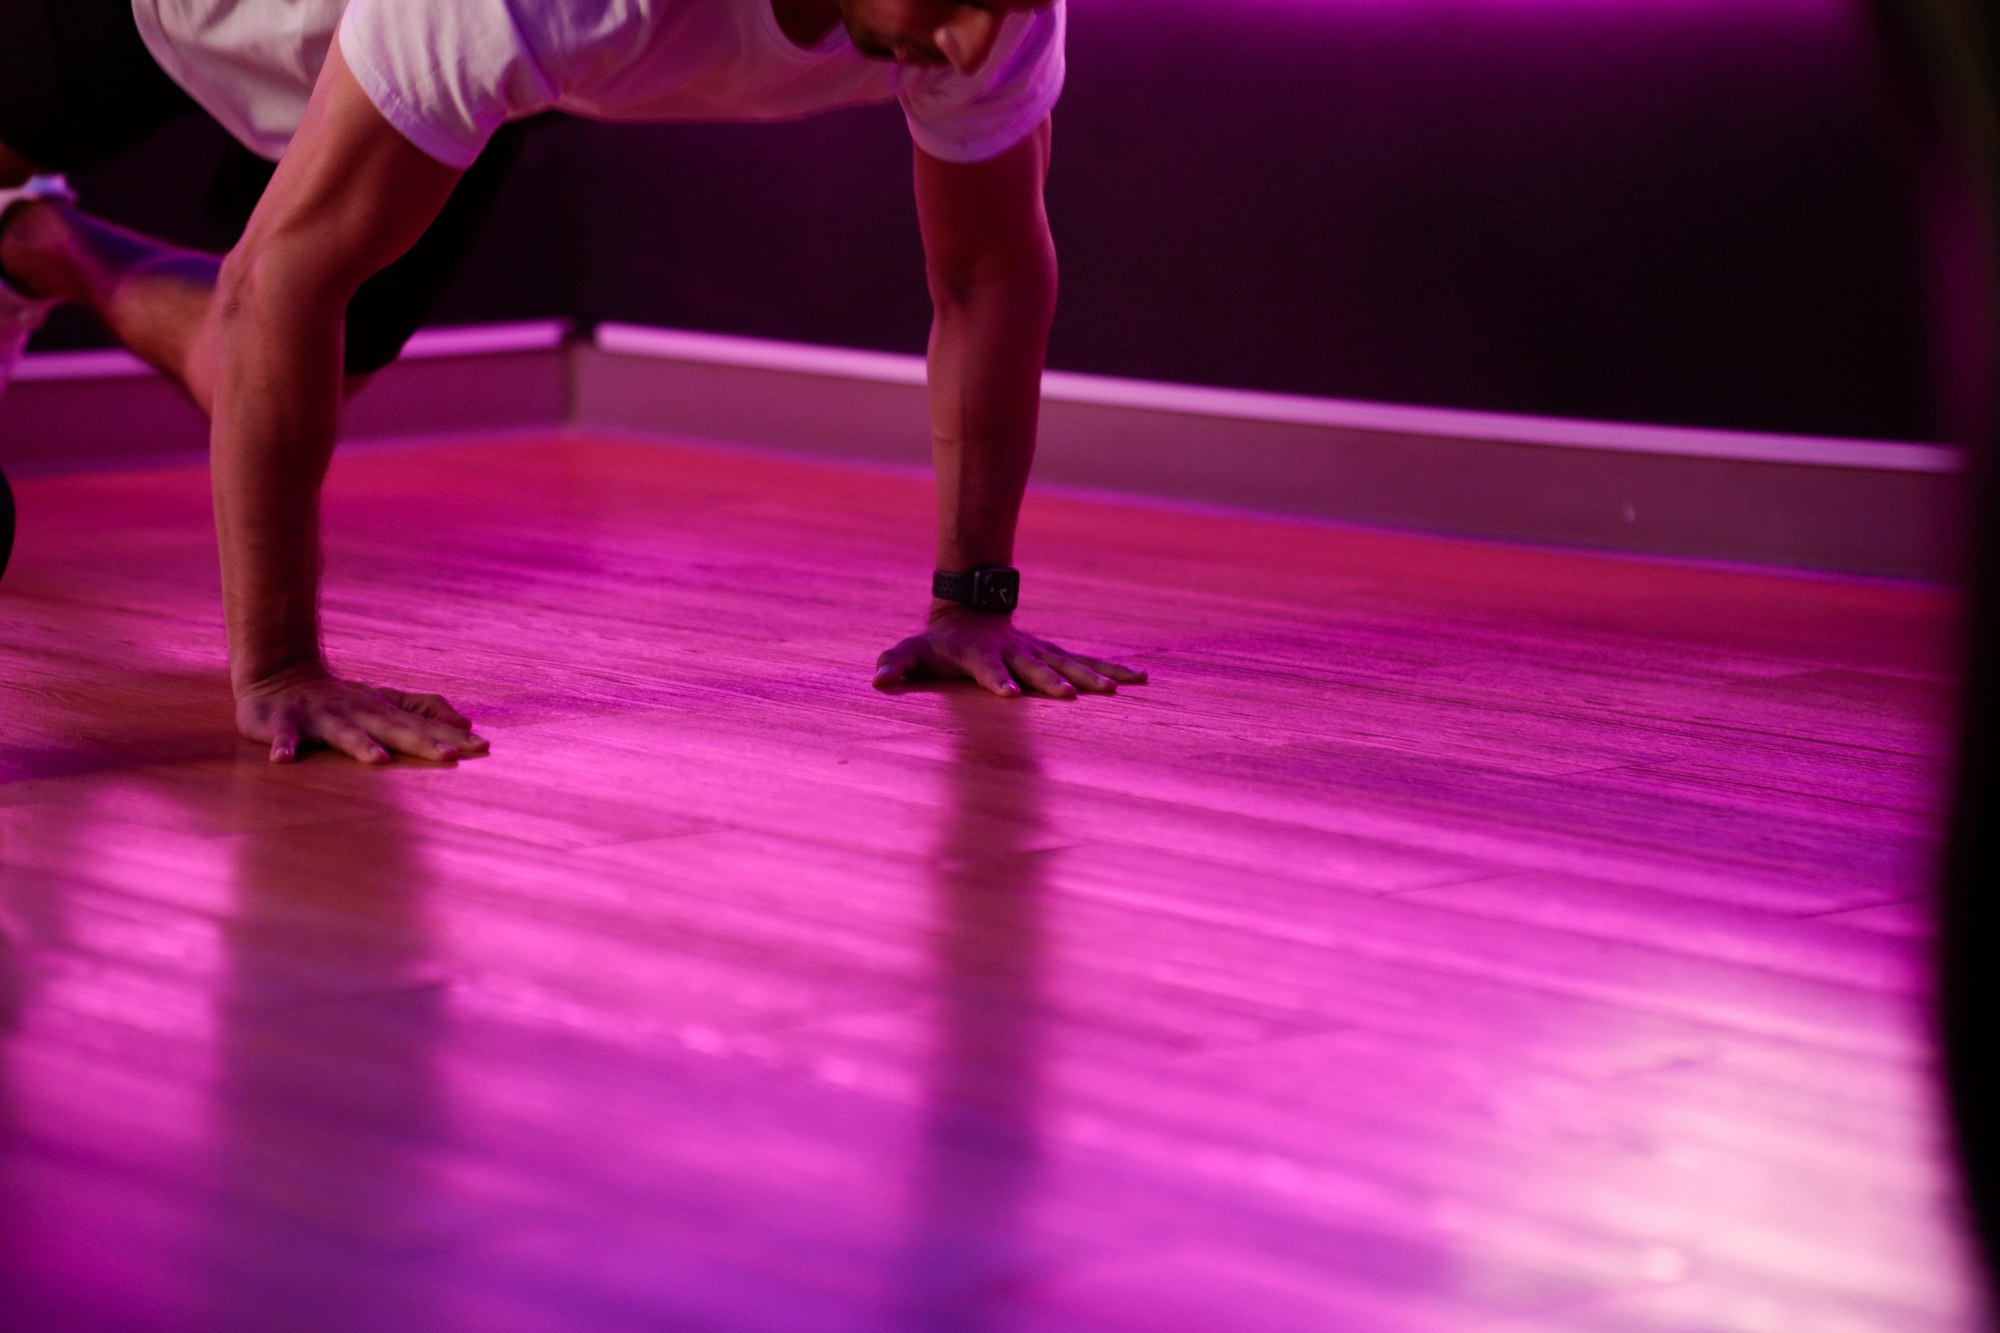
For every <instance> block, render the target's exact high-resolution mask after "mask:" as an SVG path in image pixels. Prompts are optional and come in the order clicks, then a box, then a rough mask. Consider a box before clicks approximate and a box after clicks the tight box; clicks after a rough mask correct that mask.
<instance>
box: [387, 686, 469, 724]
mask: <svg viewBox="0 0 2000 1333" xmlns="http://www.w3.org/2000/svg"><path fill="white" fill-rule="evenodd" d="M376 693H378V694H380V695H381V696H382V697H383V698H384V699H387V700H388V701H389V702H390V703H392V704H394V705H396V707H398V708H400V709H402V710H403V711H404V712H406V713H415V714H416V715H417V716H418V717H427V718H431V719H432V720H434V721H437V722H443V723H445V724H447V725H448V726H453V727H457V728H458V729H459V730H460V731H466V732H469V731H471V730H472V721H471V719H470V718H468V717H466V716H465V714H463V713H461V712H459V711H458V710H457V709H456V708H453V707H452V706H451V705H450V704H449V703H446V702H445V698H444V696H443V695H441V694H405V693H404V692H403V691H401V690H390V689H382V690H377V691H376Z"/></svg>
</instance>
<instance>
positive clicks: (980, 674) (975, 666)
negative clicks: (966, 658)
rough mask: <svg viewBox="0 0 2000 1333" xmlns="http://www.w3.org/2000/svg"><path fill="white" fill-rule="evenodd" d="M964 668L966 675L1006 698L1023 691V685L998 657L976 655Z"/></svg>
mask: <svg viewBox="0 0 2000 1333" xmlns="http://www.w3.org/2000/svg"><path fill="white" fill-rule="evenodd" d="M964 669H965V674H966V675H968V676H970V677H972V678H973V679H974V680H976V681H978V682H979V683H980V684H981V685H983V686H985V687H986V688H987V689H989V690H991V691H993V693H995V694H998V695H1000V696H1002V697H1004V698H1008V699H1011V698H1013V697H1015V696H1016V695H1018V694H1020V692H1021V687H1020V686H1019V685H1016V684H1015V683H1014V678H1013V676H1011V675H1009V674H1008V672H1007V664H1006V663H1005V662H1002V661H1001V660H1000V659H999V658H998V657H975V658H973V659H972V660H971V661H970V662H967V663H966V664H965V668H964Z"/></svg>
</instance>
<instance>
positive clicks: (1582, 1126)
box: [0, 435, 1986, 1333]
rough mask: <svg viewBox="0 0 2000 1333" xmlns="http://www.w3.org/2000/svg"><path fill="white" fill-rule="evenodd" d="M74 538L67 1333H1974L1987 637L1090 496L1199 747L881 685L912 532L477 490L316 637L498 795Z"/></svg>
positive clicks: (5, 827)
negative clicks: (1966, 1127) (1937, 870)
mask: <svg viewBox="0 0 2000 1333" xmlns="http://www.w3.org/2000/svg"><path fill="white" fill-rule="evenodd" d="M17 489H18V492H19V497H20V505H21V534H20V543H19V550H18V552H17V554H16V559H15V564H14V566H13V567H12V568H11V569H10V570H9V571H8V573H7V577H6V581H5V583H4V584H0V718H4V723H0V1309H5V1310H7V1311H9V1312H10V1314H9V1316H8V1317H7V1319H6V1320H5V1321H4V1322H7V1323H8V1326H9V1327H13V1326H19V1327H22V1328H33V1329H36V1330H47V1331H49V1333H65V1331H66V1330H70V1329H78V1330H91V1329H100V1328H102V1329H146V1330H183V1329H184V1330H189V1331H190V1333H193V1331H195V1330H200V1331H201V1333H233V1331H234V1330H246V1331H250V1330H254V1331H262V1330H269V1329H274V1328H285V1329H288V1330H322V1329H323V1330H362V1329H366V1330H402V1329H410V1330H425V1331H426V1333H430V1331H433V1330H435V1331H451V1330H466V1333H513V1331H518V1333H557V1331H563V1330H579V1331H582V1330H590V1331H591V1333H599V1331H602V1330H622V1329H632V1330H641V1329H644V1330H659V1329H667V1328H671V1329H708V1328H714V1329H742V1330H766V1329H768V1330H804V1331H806V1333H821V1331H823V1330H824V1331H827V1333H837V1331H839V1330H848V1329H853V1330H884V1329H910V1330H946V1329H950V1330H961V1329H962V1330H990V1331H991V1333H1005V1331H1007V1330H1033V1331H1035V1333H1043V1331H1046V1333H1070V1331H1075V1333H1086V1331H1089V1333H1096V1331H1100V1330H1101V1331H1103V1333H1182V1331H1183V1330H1210V1329H1217V1330H1219V1329H1230V1330H1241V1331H1243V1333H1294V1331H1298V1333H1308V1331H1310V1333H1328V1331H1329V1330H1330V1331H1333V1333H1346V1331H1347V1330H1353V1331H1354V1333H1406V1331H1407V1333H1458V1331H1460V1330H1465V1331H1467V1333H1485V1331H1486V1330H1492V1333H1502V1331H1503V1330H1506V1331H1518V1330H1529V1329H1533V1330H1576V1331H1577V1333H1693V1331H1695V1330H1699V1333H1790V1331H1793V1330H1796V1331H1797V1333H1848V1331H1850V1330H1852V1331H1853V1333H1973V1331H1974V1330H1977V1329H1980V1328H1983V1327H1986V1323H1985V1321H1984V1316H1983V1311H1982V1307H1981V1304H1980V1301H1979V1297H1978V1295H1977V1283H1976V1282H1975V1280H1974V1277H1973V1275H1972V1272H1971V1270H1970V1267H1969V1263H1970V1260H1969V1255H1968V1251H1967V1249H1966V1247H1965V1245H1964V1243H1963V1240H1962V1238H1961V1236H1960V1234H1959V1231H1958V1226H1957V1221H1956V1213H1955V1208H1956V1194H1955V1190H1954V1185H1953V1181H1952V1178H1951V1172H1950V1169H1949V1163H1948V1156H1947V1153H1946V1145H1945V1141H1944V1136H1943V1133H1942V1130H1941V1127H1940V1122H1939V1118H1938V1117H1939V1110H1938V1099H1937V1097H1936V1095H1935V1091H1934V1087H1933V1083H1934V1079H1935V1066H1934V1060H1933V1056H1932V1052H1931V1050H1930V1045H1929V1017H1928V1004H1929V1000H1930V992H1931V977H1930V968H1929V959H1928V952H1929V948H1930V938H1931V924H1930V912H1929V896H1928V894H1929V882H1930V877H1931V871H1932V863H1933V860H1934V858H1935V856H1936V853H1937V842H1938V838H1937V823H1938V819H1939V813H1940V810H1941V808H1942V802H1943V797H1944V784H1945V782H1946V780H1947V777H1948V770H1949V754H1948V744H1947V738H1948V734H1949V730H1950V722H1951V712H1952V708H1953V701H1954V696H1955V690H1956V681H1955V679H1954V676H1953V671H1952V660H1953V652H1954V649H1953V625H1952V617H1953V615H1954V613H1955V609H1956V608H1955V604H1954V600H1953V598H1952V597H1951V596H1950V595H1949V594H1947V593H1944V592H1940V591H1937V590H1934V589H1928V588H1923V587H1917V586H1910V585H1898V584H1893V583H1886V582H1871V581H1865V580H1841V579H1833V578H1813V577H1798V576H1788V575H1777V574H1771V573H1765V572H1759V571H1754V570H1747V569H1735V568H1726V567H1705V566H1699V565H1692V564H1676V563H1670V562H1664V561H1646V560H1634V559H1622V558H1611V557H1603V556H1595V555H1590V554H1587V553H1560V552H1551V551H1542V550H1529V549H1522V548H1514V547H1508V546H1504V545H1494V544H1477V543H1464V542H1453V541H1447V540H1442V539H1435V538H1419V537H1411V536H1405V535H1398V534H1390V533H1380V532H1366V531H1357V530H1351V529H1341V528H1335V527H1329V526H1320V525H1312V524H1303V523H1287V522H1278V521H1272V520H1265V519H1259V518H1255V517H1249V516H1244V515H1236V514H1229V513H1222V512H1206V511H1201V510H1198V509H1193V508H1170V507H1159V506H1153V507H1145V506H1135V505H1129V504H1120V503H1116V502H1113V501H1110V500H1107V499H1099V498H1091V497H1086V496H1080V495H1062V494H1048V495H1037V496H1035V497H1034V498H1033V499H1032V501H1031V504H1030V507H1029V511H1028V514H1027V517H1026V520H1025V523H1024V528H1023V534H1022V543H1021V551H1020V558H1021V561H1022V563H1023V565H1024V567H1025V568H1026V570H1027V571H1028V578H1027V590H1026V598H1025V600H1026V604H1027V606H1028V607H1029V610H1028V611H1027V612H1024V613H1023V618H1024V620H1025V621H1026V622H1027V623H1029V624H1030V625H1031V626H1032V627H1033V628H1035V629H1036V630H1037V631H1038V632H1040V633H1043V634H1044V635H1046V636H1048V637H1051V638H1054V639H1056V640H1057V641H1059V642H1064V643H1068V644H1071V645H1072V646H1074V647H1077V648H1079V649H1087V650H1090V651H1095V652H1098V653H1100V654H1102V655H1106V656H1112V657H1116V658H1119V659H1122V660H1128V661H1131V662H1133V663H1134V664H1136V665H1142V666H1145V667H1147V668H1148V669H1150V670H1151V671H1152V673H1153V681H1152V683H1150V684H1148V685H1146V686H1143V687H1137V688H1129V689H1127V690H1125V691H1123V692H1122V693H1121V694H1120V695H1119V696H1118V697H1116V698H1113V699H1084V700H1079V701H1074V702H1068V703H1057V702H1052V701H1045V700H1023V701H1012V702H1009V701H1002V700H998V699H994V698H990V697H987V696H984V695H981V694H978V693H976V692H974V691H971V690H969V689H966V688H960V687H924V688H918V689H912V690H908V691H903V692H900V693H897V694H882V693H878V692H876V691H874V690H872V689H870V688H869V685H868V676H869V671H870V668H871V665H872V662H873V659H874V656H875V654H876V653H877V652H879V651H880V650H881V649H882V648H884V647H886V646H887V645H888V644H889V643H890V642H892V641H893V640H895V639H896V638H899V637H901V636H902V635H903V634H905V633H908V632H909V631H910V630H911V629H912V628H913V622H914V620H915V619H916V617H917V616H918V615H920V613H921V609H922V606H923V598H922V591H923V589H922V584H923V580H924V572H925V570H926V568H927V565H926V560H927V558H928V549H927V548H928V540H927V535H926V533H927V523H928V516H929V512H930V498H929V494H928V486H927V483H925V482H924V480H923V479H922V477H921V475H920V474H917V473H914V472H910V473H905V472H900V471H896V470H885V469H873V470H870V469H863V468H842V467H833V466H826V465H822V464H817V463H810V462H803V461H796V460H791V459H786V458H782V457H778V456H774V455H760V454H756V453H749V452H733V453H732V452H722V451H716V450H708V449H701V448H694V447H680V446H668V445H664V444H661V443H658V442H646V441H638V440H633V439H624V438H617V437H608V436H607V437H588V436H578V435H558V436H550V437H548V438H544V439H521V438H514V439H509V440H506V441H500V442H492V443H480V442H465V441H460V442H454V443H444V442H440V443H436V444H433V445H428V446H424V447H414V448H407V449H395V450H375V451H368V452H360V453H357V454H355V455H353V456H352V457H347V458H343V459H342V460H341V461H340V462H339V464H338V465H337V466H336V468H335V470H334V475H333V478H332V480H331V482H330V484H329V488H328V492H327V501H326V507H327V516H328V521H327V532H328V551H327V567H328V581H327V592H326V618H327V626H328V641H329V644H330V645H331V649H332V652H333V653H334V655H335V659H336V661H337V663H339V664H340V665H341V666H342V667H343V668H344V669H347V670H350V671H352V672H354V673H357V674H363V675H366V676H368V677H370V678H373V679H377V680H380V681H382V682H384V683H394V684H404V685H419V684H420V685H422V686H423V687H425V688H436V689H439V690H440V691H442V692H443V693H445V694H447V695H448V696H449V697H450V698H451V699H452V700H453V701H454V702H455V703H456V704H457V705H458V706H460V707H461V708H462V709H464V710H465V711H466V712H467V713H469V714H470V715H472V716H473V717H474V718H475V719H476V720H477V722H478V724H479V726H480V728H481V730H482V731H483V732H484V733H485V734H486V735H488V736H489V737H491V738H492V740H493V743H494V751H493V754H492V756H491V757H490V758H488V759H485V760H481V761H477V762H469V763H465V764H462V765H459V766H457V767H449V766H439V765H428V764H419V763H399V764H396V765H394V766H391V767H389V768H386V769H381V770H367V769H363V768H361V767H359V766H356V765H353V764H350V763H347V762H344V761H340V760H336V759H334V758H332V757H330V756H326V755H315V756H313V757H311V758H309V759H308V760H307V761H306V762H303V763H301V764H299V765H296V766H291V767H274V766H272V765H270V764H268V763H266V762H265V761H264V759H263V758H262V756H261V754H260V753H259V752H258V750H257V749H256V748H255V747H253V746H251V745H248V744H247V743H244V742H240V741H238V740H236V739H235V737H234V736H233V734H232V731H231V728H230V726H229V716H230V711H229V699H228V693H227V688H226V680H225V676H224V669H223V668H224V663H223V659H222V655H221V635H220V632H219V621H220V611H219V596H218V592H217V579H216V571H215V565H214V557H213V550H212V541H211V538H210V536H209V530H208V498H207V479H206V477H205V475H204V474H203V472H201V471H200V470H199V469H190V468H160V469H153V470H145V471H130V472H122V473H99V474H93V475H88V476H73V477H44V478H37V479H30V480H28V481H25V482H22V483H21V484H20V485H19V486H18V488H17ZM15 1319H19V1320H20V1321H21V1322H20V1323H18V1325H16V1324H15V1323H14V1322H13V1321H14V1320H15Z"/></svg>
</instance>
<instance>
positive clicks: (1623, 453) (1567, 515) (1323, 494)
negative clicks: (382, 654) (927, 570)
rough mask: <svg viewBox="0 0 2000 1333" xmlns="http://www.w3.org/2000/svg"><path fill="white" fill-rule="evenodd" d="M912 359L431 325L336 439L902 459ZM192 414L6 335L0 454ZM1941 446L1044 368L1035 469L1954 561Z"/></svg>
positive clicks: (1768, 551)
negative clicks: (11, 366)
mask: <svg viewBox="0 0 2000 1333" xmlns="http://www.w3.org/2000/svg"><path fill="white" fill-rule="evenodd" d="M928 422H929V416H928V407H927V403H926V401H925V395H924V366H923V361H922V359H921V358H918V357H913V356H896V355H891V354H887V353H879V352H864V351H854V350H849V349H843V348H828V347H810V346H802V345H798V344H789V343H775V342H766V341H761V340H756V339H747V338H731V337H723V336H719V335H713V334H701V333H687V332H680V331H675V330H665V329H644V328H636V327H633V326H627V325H606V326H603V327H601V328H600V329H599V330H598V331H597V334H596V336H595V339H594V340H593V341H590V342H582V341H576V340H571V339H568V338H567V330H566V328H565V326H564V325H562V324H561V323H558V322H543V323H534V324H516V325H494V326H481V327H476V328H470V329H438V330H429V331H426V332H425V333H422V334H419V335H418V337H417V338H416V339H414V340H413V341H412V343H411V345H410V347H409V349H408V350H407V352H406V354H405V356H404V358H403V360H401V361H400V362H399V363H398V364H397V365H395V366H393V367H391V368H390V369H389V370H387V371H385V372H383V373H382V374H381V375H380V376H378V377H376V380H375V381H374V382H373V383H372V384H371V385H370V386H369V388H368V390H367V391H366V392H365V393H364V394H362V395H361V396H360V397H359V398H358V399H357V400H356V401H355V403H354V404H352V405H351V407H350V409H349V411H348V415H347V419H346V421H345V423H344V434H345V436H346V437H347V438H349V439H354V440H366V439H382V438H389V437H410V436H431V435H450V434H463V433H469V432H518V431H521V430H523V429H529V430H533V429H544V428H545V429H561V428H564V427H575V428H578V429H584V430H588V429H593V428H595V429H617V430H620V431H624V432H631V431H638V432H642V433H651V434H658V435H661V436H668V437H672V438H675V439H680V440H690V439H691V440H709V441H715V442H718V443H727V444H735V445H754V446H758V447H762V448H778V449H785V450H793V451H799V452H805V453H810V454H815V455H819V456H824V457H835V458H848V459H855V460H867V461H878V462H879V461H888V462H901V463H910V464H922V463H925V462H927V461H928V441H929V424H928ZM206 447H207V429H206V425H205V423H204V422H203V421H202V419H201V417H200V415H199V414H198V413H197V412H196V411H195V410H194V409H193V407H191V406H190V405H188V404H187V403H186V402H185V401H183V400H182V399H181V397H180V395H179V393H178V392H177V391H176V390H174V389H173V388H172V387H171V386H169V385H168V384H166V383H165V381H163V380H161V379H160V378H158V377H157V376H155V375H153V374H152V373H151V372H150V371H149V370H147V369H146V367H144V366H143V365H142V364H140V363H139V362H138V361H136V360H135V359H133V358H132V357H130V356H128V355H127V354H125V353H122V352H85V353H64V354H56V355H48V356H35V357H29V358H26V359H25V360H24V361H23V363H22V365H21V366H20V367H19V371H18V373H17V375H16V376H15V382H14V384H13V385H12V386H11V388H10V389H9V390H8V392H7V394H6V397H5V398H4V399H0V463H4V464H5V465H6V466H7V468H8V469H9V470H10V471H14V472H16V473H31V472H38V471H42V472H46V471H56V470H70V469H76V468H84V467H106V466H131V465H137V464H140V463H144V462H149V461H161V460H171V459H184V458H188V457H199V456H200V455H201V454H202V453H203V452H204V451H205V449H206ZM1961 464H1962V453H1961V451H1959V450H1957V449H1953V448H1947V447H1944V446H1940V445H1934V444H1921V443H1909V442H1902V441H1870V440H1841V439H1825V438H1817V437H1804V436H1779V435H1766V434H1757V433H1752V432H1740V431H1718V430H1691V429H1682V428H1676V427H1659V426H1648V425H1632V424H1627V423H1617V422H1587V421H1571V420H1563V419H1557V418H1547V417H1524V416H1509V415H1502V414H1496V413H1483V412H1465V411H1457V410H1448V409H1435V408H1424V407H1411V406H1403V405H1396V404H1380V403H1359V402H1346V401H1339V400H1330V399H1320V398H1308V397H1300V396H1293V395H1283V394H1268V393H1252V392H1245V391H1241V390H1233V389H1217V388H1204V387H1200V386H1189V385H1173V384H1151V383H1145V382H1140V381H1132V380H1117V379H1107V378H1102V377H1097V376H1086V375H1075V374H1066V373H1062V372H1055V371H1052V372H1050V373H1049V375H1048V376H1047V377H1046V379H1045V382H1044V406H1043V417H1042V438H1041V446H1040V452H1039V455H1038V458H1037V462H1036V477H1037V480H1038V482H1040V483H1043V484H1055V485H1067V486H1079V487H1087V488H1090V489H1093V490H1098V491H1108V492H1114V493H1122V494H1128V495H1135V496H1145V497H1151V498H1155V499H1165V500H1174V501H1188V502H1198V503H1203V504H1209V505H1224V506H1233V507H1239V508H1245V509H1251V510H1259V511H1264V512H1271V513H1279V514H1288V515H1299V516H1309V517H1314V518H1323V519H1333V520H1341V521H1349V522H1361V523H1368V524H1376V525H1382V526H1390V527H1401V528H1412V529H1419V530H1426V531H1434V532H1441V533H1450V534H1454V535H1462V536H1478V537H1489V538H1503V539H1512V540H1522V541H1533V542H1547V543H1556V544H1563V545H1573V546H1587V547H1594V548H1600V549H1605V550H1616V551H1630V552H1638V553H1645V554H1652V555H1669V556H1684V557H1692V558H1701V559H1720V560H1736V561H1749V562H1755V563H1763V564H1775V565H1784V566H1792V567H1797V568H1805V569H1814V570H1826V571H1840V572H1853V573H1864V574H1880V575H1893V576H1904V577H1918V578H1927V579H1949V578H1951V577H1953V576H1955V574H1956V572H1957V567H1958V559H1959V551H1960V547H1961V541H1962V536H1961V534H1962V529H1963V522H1962V519H1961V515H1960V512H1959V511H1960V505H1961V499H1962V497H1961V481H1960V477H1959V473H1960V470H1961Z"/></svg>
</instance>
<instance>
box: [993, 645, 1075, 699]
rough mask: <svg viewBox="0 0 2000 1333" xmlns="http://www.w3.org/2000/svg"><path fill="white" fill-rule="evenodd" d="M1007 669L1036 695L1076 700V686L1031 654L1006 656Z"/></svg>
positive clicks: (1020, 653) (1018, 653)
mask: <svg viewBox="0 0 2000 1333" xmlns="http://www.w3.org/2000/svg"><path fill="white" fill-rule="evenodd" d="M1007 669H1008V670H1010V671H1012V672H1013V673H1014V678H1015V679H1016V680H1018V681H1020V682H1021V683H1022V684H1023V685H1026V686H1027V687H1028V688H1029V689H1031V690H1033V691H1034V692H1035V693H1037V694H1046V695H1048V696H1049V697H1050V698H1052V699H1074V698H1076V686H1074V685H1072V684H1070V683H1069V682H1068V681H1066V680H1064V679H1063V678H1062V677H1061V676H1060V675H1058V674H1057V673H1056V671H1055V669H1054V668H1053V667H1051V666H1050V665H1049V664H1048V663H1047V662H1044V661H1043V660H1042V659H1041V658H1039V657H1036V656H1035V655H1034V654H1033V653H1031V652H1026V651H1022V652H1014V653H1009V654H1008V655H1007Z"/></svg>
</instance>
